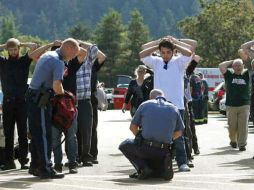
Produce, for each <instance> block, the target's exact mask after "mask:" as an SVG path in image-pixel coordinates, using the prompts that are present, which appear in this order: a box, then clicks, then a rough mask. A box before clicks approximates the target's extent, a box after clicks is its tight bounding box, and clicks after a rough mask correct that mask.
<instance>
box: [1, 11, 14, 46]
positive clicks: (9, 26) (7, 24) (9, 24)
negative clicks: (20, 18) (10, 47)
mask: <svg viewBox="0 0 254 190" xmlns="http://www.w3.org/2000/svg"><path fill="white" fill-rule="evenodd" d="M17 34H18V31H17V29H16V25H15V17H14V16H13V15H12V14H10V15H7V16H5V17H1V29H0V42H1V43H5V42H6V41H7V40H8V39H9V38H12V37H15V36H16V35H17Z"/></svg>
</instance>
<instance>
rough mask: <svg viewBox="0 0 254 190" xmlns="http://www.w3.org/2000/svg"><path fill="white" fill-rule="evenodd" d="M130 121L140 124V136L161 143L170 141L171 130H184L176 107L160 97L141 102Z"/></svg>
mask: <svg viewBox="0 0 254 190" xmlns="http://www.w3.org/2000/svg"><path fill="white" fill-rule="evenodd" d="M131 123H132V124H134V125H138V126H142V136H143V137H144V138H145V139H146V140H153V141H157V142H161V143H171V142H172V135H173V132H175V131H179V130H184V124H183V121H182V119H181V116H180V113H179V111H178V109H177V107H176V106H174V105H173V104H171V103H169V102H167V101H165V99H164V98H162V97H158V98H156V99H153V100H148V101H146V102H143V103H142V104H141V105H140V106H139V108H138V109H137V111H136V113H135V115H134V117H133V119H132V122H131Z"/></svg>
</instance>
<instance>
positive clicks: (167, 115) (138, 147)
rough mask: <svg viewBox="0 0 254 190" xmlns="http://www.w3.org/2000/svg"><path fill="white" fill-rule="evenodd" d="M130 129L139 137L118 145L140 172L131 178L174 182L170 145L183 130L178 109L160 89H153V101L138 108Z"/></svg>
mask: <svg viewBox="0 0 254 190" xmlns="http://www.w3.org/2000/svg"><path fill="white" fill-rule="evenodd" d="M140 129H142V130H140ZM130 130H131V132H132V133H133V134H134V135H135V136H136V138H135V139H134V140H130V139H127V140H125V141H124V142H122V143H121V144H120V146H119V149H120V150H121V151H122V153H123V154H124V155H125V157H126V158H127V159H128V160H129V161H130V162H131V164H132V165H133V166H134V167H135V169H136V170H137V172H136V173H134V174H132V175H130V178H138V179H147V178H149V177H162V178H164V179H165V180H170V179H172V178H173V168H172V159H171V143H172V140H173V139H176V138H178V137H179V136H181V135H182V131H183V130H184V124H183V121H182V119H181V116H180V114H179V112H178V109H177V107H175V106H174V105H173V104H171V103H169V102H167V101H166V99H165V98H164V94H163V92H162V91H161V90H158V89H154V90H152V91H151V92H150V100H148V101H146V102H143V103H142V104H141V105H140V106H139V108H138V109H137V111H136V113H135V115H134V117H133V119H132V121H131V125H130Z"/></svg>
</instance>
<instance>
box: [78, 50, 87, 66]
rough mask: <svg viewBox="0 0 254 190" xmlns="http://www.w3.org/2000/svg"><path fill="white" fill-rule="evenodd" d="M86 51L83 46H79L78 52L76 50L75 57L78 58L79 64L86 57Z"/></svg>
mask: <svg viewBox="0 0 254 190" xmlns="http://www.w3.org/2000/svg"><path fill="white" fill-rule="evenodd" d="M86 53H87V51H86V50H85V49H84V48H82V47H80V48H79V52H78V55H77V58H78V62H79V63H80V64H82V63H83V61H84V59H85V57H86Z"/></svg>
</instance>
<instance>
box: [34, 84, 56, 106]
mask: <svg viewBox="0 0 254 190" xmlns="http://www.w3.org/2000/svg"><path fill="white" fill-rule="evenodd" d="M52 95H53V91H52V90H51V89H48V88H45V87H44V85H43V84H42V85H41V87H40V88H39V89H38V92H37V93H36V95H35V96H34V98H33V101H34V103H35V104H37V106H38V107H40V108H44V107H46V106H47V105H48V103H49V102H50V98H51V97H52Z"/></svg>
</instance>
